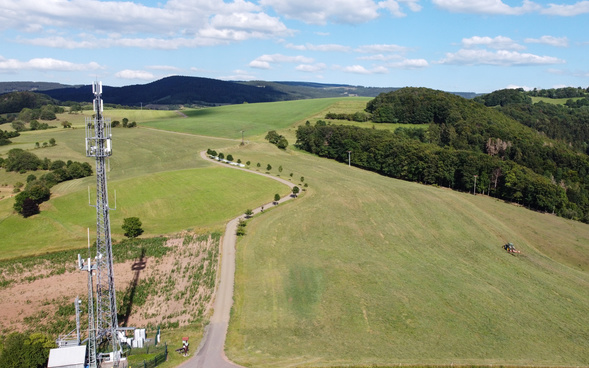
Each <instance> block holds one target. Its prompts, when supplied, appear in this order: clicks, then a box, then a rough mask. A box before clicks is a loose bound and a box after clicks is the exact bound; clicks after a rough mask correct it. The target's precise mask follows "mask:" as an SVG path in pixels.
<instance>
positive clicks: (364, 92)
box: [0, 76, 476, 106]
mask: <svg viewBox="0 0 589 368" xmlns="http://www.w3.org/2000/svg"><path fill="white" fill-rule="evenodd" d="M397 89H398V88H394V87H389V88H380V87H363V86H351V85H346V84H322V83H312V82H289V81H282V82H266V81H245V82H238V81H233V82H231V81H222V80H217V79H210V78H200V77H185V76H172V77H166V78H163V79H160V80H157V81H155V82H151V83H147V84H136V85H129V86H124V87H110V86H104V88H103V91H104V94H103V99H104V102H105V103H111V104H119V105H127V106H139V105H141V104H143V106H145V105H149V104H156V105H178V104H202V105H223V104H241V103H244V102H248V103H254V102H274V101H288V100H301V99H308V98H328V97H342V96H363V97H376V96H378V95H379V94H381V93H387V92H391V91H395V90H397ZM15 91H36V92H39V93H44V94H46V95H48V96H50V97H51V98H53V99H56V100H59V101H62V102H65V101H74V102H88V101H91V100H92V99H93V96H92V92H91V91H92V88H91V87H90V85H84V86H80V85H78V86H66V85H63V84H59V83H44V82H0V94H2V93H7V92H15ZM455 94H457V95H460V96H462V97H466V98H472V97H475V96H476V94H475V93H473V92H455Z"/></svg>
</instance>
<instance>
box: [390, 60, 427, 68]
mask: <svg viewBox="0 0 589 368" xmlns="http://www.w3.org/2000/svg"><path fill="white" fill-rule="evenodd" d="M388 66H390V67H391V68H399V69H421V68H427V67H428V66H429V63H428V62H427V60H425V59H405V60H402V61H399V62H396V63H391V64H388Z"/></svg>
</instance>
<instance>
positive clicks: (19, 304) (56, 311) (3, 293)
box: [0, 233, 219, 334]
mask: <svg viewBox="0 0 589 368" xmlns="http://www.w3.org/2000/svg"><path fill="white" fill-rule="evenodd" d="M163 246H164V247H166V248H167V252H166V253H165V255H163V256H159V257H153V256H152V257H149V256H145V257H140V258H138V259H134V260H130V261H125V262H122V263H115V264H114V273H115V288H116V290H117V302H118V305H119V307H118V313H119V323H120V324H122V325H126V326H136V327H149V326H153V327H155V326H158V325H164V326H173V327H176V326H183V325H186V324H188V323H193V322H198V321H201V320H204V319H205V318H206V316H207V314H208V313H209V311H210V309H211V305H212V303H211V299H212V295H213V291H214V287H215V278H216V272H217V267H218V252H219V237H218V236H217V237H211V236H210V235H209V236H198V235H196V234H190V233H185V234H180V235H178V236H175V237H173V238H171V239H168V240H167V241H166V242H165V244H164V245H163ZM113 247H116V245H114V246H113ZM115 262H116V257H115ZM87 277H88V274H87V273H86V272H83V271H80V270H78V269H77V260H76V259H72V262H71V263H67V264H65V265H64V264H51V263H50V262H47V261H44V262H39V263H38V264H36V265H35V266H34V267H32V269H30V270H27V269H25V268H20V267H18V265H16V266H13V267H11V269H10V270H6V269H4V270H3V272H2V277H1V278H2V281H3V286H2V287H1V288H0V316H1V318H0V331H1V333H2V334H7V333H9V332H11V331H26V330H39V329H42V330H45V331H47V332H50V333H51V332H53V333H56V332H59V333H65V332H69V331H70V329H71V328H72V326H75V313H74V299H75V297H76V296H79V297H80V299H81V300H82V301H83V306H82V311H83V313H84V314H85V313H86V312H87V310H86V308H87V304H86V302H87V299H88V288H87V285H88V278H87ZM84 317H85V316H83V318H82V328H83V329H85V327H86V326H85V324H86V322H85V318H84ZM56 324H57V326H56Z"/></svg>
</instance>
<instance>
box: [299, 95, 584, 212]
mask: <svg viewBox="0 0 589 368" xmlns="http://www.w3.org/2000/svg"><path fill="white" fill-rule="evenodd" d="M502 95H508V98H506V99H504V100H505V101H504V102H503V106H501V103H499V104H497V105H498V106H497V107H489V106H487V105H493V102H491V101H495V100H496V101H499V100H502V99H501V98H499V97H501V96H502ZM509 96H511V97H509ZM584 99H586V97H584ZM579 101H582V100H577V101H573V102H571V103H567V105H564V106H558V105H551V104H546V103H543V102H540V103H536V104H532V102H531V99H530V98H529V96H527V95H526V92H524V91H523V90H502V91H496V92H493V93H491V94H489V95H487V96H485V97H483V98H478V99H474V100H468V99H465V98H462V97H459V96H456V95H453V94H450V93H446V92H442V91H436V90H431V89H427V88H403V89H400V90H398V91H394V92H390V93H385V94H381V95H379V96H377V97H376V98H375V99H373V100H371V101H370V102H369V103H368V104H367V107H366V112H368V113H370V114H371V120H372V122H374V123H404V124H421V125H423V126H424V128H427V129H423V128H421V127H419V126H417V127H415V128H398V129H397V130H396V131H395V132H391V131H387V130H380V129H370V128H360V127H355V126H344V125H336V124H331V123H329V124H328V123H327V122H325V121H318V122H317V124H315V125H314V126H312V125H311V124H309V123H307V124H306V125H304V126H300V127H299V128H298V130H297V145H298V147H300V148H301V149H304V150H306V151H309V152H312V153H314V154H317V155H319V156H323V157H328V158H333V159H336V160H338V161H342V162H347V161H348V151H351V155H350V157H351V164H353V165H355V166H358V167H361V168H364V169H368V170H372V171H375V172H378V173H380V174H383V175H386V176H390V177H393V178H398V179H403V180H409V181H415V182H420V183H424V184H431V185H439V186H446V187H449V188H452V189H455V190H461V191H471V192H472V191H473V190H474V187H475V180H476V181H477V183H476V191H477V193H484V194H489V195H491V196H494V197H497V198H501V199H504V200H507V201H512V202H517V203H520V204H522V205H524V206H526V207H529V208H531V209H534V210H539V211H546V212H551V213H555V214H558V215H559V216H563V217H566V218H570V219H576V220H580V221H583V222H586V223H589V182H588V173H589V158H588V156H587V154H586V153H587V147H588V143H589V140H588V137H589V119H588V118H589V108H588V107H587V105H585V104H584V102H579ZM588 102H589V101H588ZM485 103H486V104H485ZM516 118H517V120H516Z"/></svg>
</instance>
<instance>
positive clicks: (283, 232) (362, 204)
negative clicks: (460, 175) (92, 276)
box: [0, 100, 589, 367]
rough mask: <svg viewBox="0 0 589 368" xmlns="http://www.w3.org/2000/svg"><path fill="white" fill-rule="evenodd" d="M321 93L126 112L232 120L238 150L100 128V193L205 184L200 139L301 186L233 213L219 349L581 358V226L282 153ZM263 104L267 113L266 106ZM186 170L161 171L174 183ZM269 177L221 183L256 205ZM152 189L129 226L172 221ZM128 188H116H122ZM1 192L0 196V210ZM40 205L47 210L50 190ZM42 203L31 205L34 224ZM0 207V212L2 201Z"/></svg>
mask: <svg viewBox="0 0 589 368" xmlns="http://www.w3.org/2000/svg"><path fill="white" fill-rule="evenodd" d="M339 101H341V100H339ZM335 102H337V100H332V101H327V100H323V101H319V102H313V103H310V102H309V105H305V104H301V105H298V106H297V107H296V109H295V108H293V110H297V115H296V118H294V117H291V118H290V119H287V118H280V119H279V118H277V117H279V116H280V115H279V111H283V110H285V109H286V108H285V106H291V105H288V104H289V103H290V102H289V103H277V104H276V105H274V104H260V105H259V106H260V110H258V111H257V112H256V107H257V106H258V105H256V104H250V105H242V106H235V107H231V109H235V110H232V111H231V114H232V115H233V116H240V114H239V108H247V109H250V110H249V111H248V113H247V114H246V113H245V112H244V113H243V114H241V116H246V115H247V116H248V118H247V121H237V120H234V121H232V120H231V117H230V115H228V114H229V113H227V112H226V111H227V109H229V107H224V108H219V109H217V108H215V109H207V110H209V111H208V112H206V113H203V112H199V113H196V112H195V113H191V112H188V113H187V115H188V116H189V117H188V118H180V117H178V118H171V117H166V118H165V119H164V120H162V121H161V122H160V121H154V122H153V123H146V124H143V123H142V122H141V121H140V120H139V119H138V122H139V123H140V125H147V126H151V127H155V128H160V129H167V130H177V131H180V132H184V133H193V134H211V135H215V136H217V137H227V138H232V139H237V140H239V138H241V137H240V130H246V132H245V136H246V139H248V140H250V141H251V143H249V144H247V145H245V146H242V147H240V146H239V145H238V142H236V143H231V142H229V143H225V142H224V141H221V140H212V139H209V138H203V137H198V136H190V135H186V134H171V133H164V132H155V131H152V130H147V129H136V130H135V129H129V130H122V129H119V130H115V133H116V134H117V135H116V136H115V140H114V142H115V149H117V148H118V147H120V152H121V153H120V154H121V156H122V157H121V156H114V157H113V159H112V161H113V164H114V163H116V161H115V160H117V159H119V160H121V161H119V162H118V163H116V165H114V166H115V168H116V169H113V171H112V176H113V184H112V185H111V187H114V186H117V185H121V189H120V190H121V191H124V189H123V188H129V187H131V188H132V187H134V186H136V185H140V184H141V182H142V181H144V180H151V181H152V182H154V183H158V184H154V185H152V186H149V187H150V188H151V187H153V186H155V187H158V186H159V185H164V184H163V182H165V181H167V180H168V177H166V176H165V175H179V176H181V171H179V170H182V169H189V170H186V171H188V172H191V171H192V170H194V171H205V172H207V175H209V174H210V173H213V172H214V170H219V171H217V172H214V174H210V175H212V176H213V178H214V177H215V176H217V175H218V177H219V178H221V177H222V175H225V174H221V171H223V170H225V169H224V168H218V169H211V168H203V166H204V165H209V164H207V163H204V162H202V161H200V160H195V159H193V158H194V156H196V155H197V154H198V149H206V148H213V149H217V151H222V152H224V153H225V154H228V153H231V154H232V155H233V156H234V157H235V158H240V159H241V160H242V161H243V162H246V161H251V162H252V166H253V165H255V164H256V163H258V162H259V163H260V164H261V166H262V167H266V165H267V164H271V165H272V167H273V169H272V170H271V173H272V174H274V175H280V176H281V177H283V178H289V177H290V175H289V174H290V173H292V174H293V176H292V178H293V179H292V180H293V182H296V183H297V184H304V183H308V185H309V186H308V188H307V191H306V193H305V195H304V196H302V197H301V198H300V199H299V200H296V201H291V202H290V203H288V204H285V205H284V206H279V207H277V208H275V209H272V210H271V211H266V213H265V214H264V215H262V216H258V217H255V218H254V219H252V220H251V221H249V224H248V226H247V235H246V236H245V237H243V238H241V239H240V240H239V241H238V244H237V271H236V279H235V296H234V298H235V304H234V307H233V311H232V315H231V321H230V324H229V334H228V337H227V342H226V354H227V356H228V357H229V358H230V359H231V360H233V361H235V362H236V363H238V364H241V365H244V366H252V367H287V366H288V367H292V366H301V367H311V366H313V367H335V366H350V365H352V366H354V365H355V366H361V365H364V366H366V365H368V366H370V365H380V366H394V365H398V364H412V365H424V364H426V365H451V364H468V365H491V364H492V365H521V366H588V365H589V329H588V328H587V326H589V313H588V312H589V307H588V306H589V226H588V225H586V224H582V223H578V222H573V221H568V220H565V219H562V218H557V217H555V216H552V215H548V214H541V213H536V212H531V211H528V210H526V209H524V208H521V207H518V206H514V205H511V204H507V203H503V202H499V201H496V200H495V199H493V198H488V197H484V196H472V195H468V194H466V193H457V192H453V191H450V190H448V189H445V188H436V187H428V186H423V185H420V184H415V183H408V182H403V181H399V180H394V179H390V178H385V177H382V176H379V175H377V174H374V173H370V172H365V171H362V170H359V169H356V168H353V167H348V166H347V165H345V164H341V163H336V162H333V161H329V160H325V159H321V158H318V157H315V156H312V155H309V154H307V153H304V152H300V151H298V150H296V149H294V148H292V144H293V143H294V139H293V138H294V128H293V127H294V126H296V125H297V124H301V123H304V121H305V120H306V119H307V118H308V117H312V116H315V117H317V116H321V115H322V114H324V113H325V112H327V111H329V108H330V106H332V105H331V104H332V103H335ZM292 103H295V102H292ZM299 103H300V102H299ZM272 106H275V107H276V108H275V109H274V110H273V109H272ZM338 108H340V109H343V108H342V107H341V106H340V107H338ZM305 109H306V110H305ZM351 112H355V111H351ZM273 113H274V114H275V115H274V117H272V118H269V117H268V115H267V114H273ZM191 114H195V115H194V116H191ZM166 119H167V120H166ZM258 119H259V120H261V121H262V123H263V124H262V126H263V128H262V127H260V126H258V125H257V123H256V122H257V120H258ZM220 121H226V122H227V125H230V127H229V128H227V130H225V131H224V132H221V133H217V134H212V133H209V131H208V129H209V128H210V126H211V125H210V124H209V122H210V123H211V124H213V123H214V124H216V123H218V122H220ZM246 123H247V124H250V126H251V128H246V127H245V124H246ZM367 126H369V127H371V126H372V124H368V125H367ZM270 129H276V130H278V131H279V133H280V134H284V135H285V136H286V137H287V138H288V139H289V141H290V143H291V146H289V148H288V149H287V150H286V151H280V150H278V149H277V148H275V147H274V146H272V145H270V144H268V143H265V142H264V141H263V136H264V133H265V131H267V130H270ZM54 132H55V133H57V132H56V131H54ZM43 134H47V136H48V137H49V136H51V135H52V134H54V133H53V132H44V133H43ZM70 134H71V135H74V134H78V133H77V132H76V133H72V132H68V133H62V135H63V137H62V138H58V137H57V136H56V139H57V141H58V146H60V145H62V144H63V145H65V146H66V147H70V146H74V145H76V144H79V145H80V146H81V145H82V144H83V140H81V141H80V142H79V143H75V142H73V141H72V143H71V144H66V142H67V141H68V138H67V137H69V136H70ZM144 135H145V136H144ZM27 137H31V136H30V135H23V136H21V137H19V139H20V140H19V141H18V142H21V144H22V145H24V146H26V145H27V144H29V145H30V144H34V140H31V138H27ZM39 137H41V135H39ZM119 137H120V138H119ZM27 139H29V142H25V141H26V140H27ZM76 139H78V138H76ZM117 139H119V142H124V143H117ZM31 142H32V143H31ZM76 142H77V141H76ZM130 147H132V148H130ZM197 148H198V149H197ZM54 149H55V148H47V149H43V150H40V151H39V154H40V155H41V152H43V153H44V152H50V150H54ZM73 151H75V152H78V151H77V149H73V150H72V152H73ZM80 152H81V151H80ZM115 152H116V151H115ZM126 154H128V155H131V157H125V155H126ZM56 155H57V153H56ZM76 157H77V156H76ZM279 166H282V167H283V171H282V172H281V173H279V172H278V171H277V168H278V167H279ZM209 170H210V171H209ZM123 171H124V172H123ZM225 171H229V172H232V173H233V172H238V170H225ZM158 175H163V176H162V177H159V176H158ZM227 175H231V174H227ZM244 175H248V177H257V175H249V174H247V173H244ZM195 176H197V175H196V174H189V175H188V177H187V179H186V180H180V178H178V179H175V180H177V182H178V185H182V186H184V185H187V182H192V180H193V178H194V177H195ZM301 177H304V181H303V180H301ZM85 180H87V179H85ZM223 180H226V181H229V182H232V181H233V179H232V178H228V179H223ZM244 180H246V181H247V179H244ZM252 180H253V179H252ZM272 183H273V181H270V180H267V181H263V182H261V183H255V182H253V181H252V182H248V185H249V186H245V185H244V184H243V183H241V182H240V183H237V184H236V185H235V186H234V188H235V190H237V191H239V192H240V193H241V194H246V192H248V191H250V190H253V189H254V187H261V188H262V192H260V193H258V194H257V196H258V203H264V202H267V201H268V199H267V198H266V197H265V196H267V195H268V193H270V194H271V195H272V196H273V193H274V192H275V190H277V189H275V188H273V187H272ZM64 184H65V183H64ZM87 184H88V183H87V182H84V181H81V182H80V183H77V182H76V183H70V184H68V186H67V187H66V186H65V185H64V187H57V188H56V190H55V192H56V193H57V195H59V196H60V197H59V198H57V199H60V198H62V197H63V198H65V199H68V198H72V204H71V205H73V204H74V203H76V205H77V203H78V201H79V200H81V199H82V198H85V197H84V196H85V195H87V194H84V193H86V186H87ZM217 184H218V182H217V183H213V184H211V183H210V182H202V184H201V185H202V186H201V188H202V190H208V191H210V196H211V197H212V198H214V197H215V196H218V195H219V193H218V191H217V190H216V186H217ZM228 185H230V184H228ZM281 188H283V187H281ZM166 190H168V191H170V190H173V189H172V188H170V187H165V190H164V191H158V190H155V189H154V190H148V189H145V190H144V191H143V192H141V193H140V194H139V193H138V195H137V197H136V199H134V200H133V201H132V204H133V205H134V206H136V208H137V211H138V212H140V213H138V215H139V217H141V218H142V220H143V219H144V218H150V217H151V216H160V217H157V218H159V219H163V218H164V216H170V215H174V213H173V211H172V210H166V211H157V210H156V211H150V209H151V207H152V206H153V204H152V202H154V203H155V202H157V200H158V198H160V197H161V196H162V195H164V193H165V191H166ZM282 190H284V189H282ZM133 192H134V191H133V190H128V193H127V195H129V193H133ZM281 194H284V193H281ZM131 195H132V194H131ZM176 195H180V194H176ZM76 196H77V197H79V198H78V199H76V200H74V199H73V198H75V197H76ZM191 197H192V196H188V198H191ZM205 197H207V198H208V196H205ZM253 197H255V196H253ZM253 197H252V198H251V201H252V202H251V203H253V202H255V200H256V198H253ZM262 198H263V199H262ZM232 200H233V201H239V204H238V205H236V207H235V211H243V209H244V208H247V206H246V205H244V204H242V203H243V202H241V199H235V198H233V199H229V201H228V202H226V203H230V202H231V201H232ZM119 201H122V199H121V198H120V196H119ZM5 202H6V201H5V200H4V201H0V206H5ZM49 203H50V204H49V206H57V207H59V206H58V205H57V203H58V202H57V201H54V200H53V199H52V200H51V201H50V202H49ZM85 203H86V201H84V203H83V204H81V206H85ZM71 205H70V204H68V205H66V204H64V208H65V207H67V208H70V206H71ZM193 205H194V206H192V207H191V206H187V207H183V208H182V211H183V212H184V211H188V212H186V213H182V214H180V215H179V217H178V218H181V217H190V216H193V215H196V214H197V212H202V211H203V208H205V209H206V211H211V213H216V211H217V210H218V209H217V206H219V205H220V203H215V202H207V201H206V200H199V201H196V200H195V201H194V203H193ZM207 206H208V207H207ZM121 207H122V205H121ZM195 207H196V208H195ZM250 207H255V206H254V205H252V206H250ZM68 211H69V210H65V209H64V210H60V211H58V212H57V213H59V215H56V216H57V220H55V221H52V222H51V224H57V223H59V224H60V226H63V227H64V228H66V227H67V226H66V225H63V224H69V226H74V225H73V223H77V221H75V217H76V214H68V213H69V212H68ZM50 212H51V208H47V209H46V211H45V215H44V213H43V212H42V213H41V215H39V216H38V218H43V216H47V214H48V213H50ZM0 213H2V216H5V213H6V208H4V207H2V208H0ZM237 214H239V212H237ZM133 215H137V214H133ZM182 215H183V216H182ZM223 216H227V214H225V213H223V214H219V215H218V221H217V222H213V223H214V224H218V225H214V224H213V225H211V224H209V225H203V228H206V227H210V226H220V224H221V223H222V222H223ZM8 217H9V218H10V216H8ZM232 217H235V215H232V216H227V217H224V220H225V221H226V220H228V219H230V218H232ZM0 221H1V222H0V227H2V226H5V225H4V223H5V222H6V218H5V219H4V220H0ZM198 221H201V220H200V219H199V220H198ZM198 221H197V220H196V218H195V221H193V222H192V225H191V226H192V227H197V228H198V227H199V226H200V225H199V224H198ZM31 224H34V223H27V224H26V226H25V225H18V224H17V225H15V226H16V229H19V226H20V228H23V229H24V228H26V227H28V226H38V228H34V230H35V231H42V230H43V229H44V228H43V227H42V224H38V225H31ZM43 224H44V223H43ZM52 226H54V225H52ZM75 226H78V225H75ZM174 226H175V225H174V224H173V223H169V224H168V225H167V226H166V227H165V228H163V227H162V228H161V229H160V230H161V231H162V232H165V231H169V232H172V231H180V230H182V229H184V228H185V226H187V224H186V223H178V224H177V226H176V227H174ZM7 229H8V228H3V229H2V228H0V232H2V233H4V231H6V230H7ZM11 229H12V228H11ZM59 234H61V233H60V232H59V231H57V230H55V232H54V233H53V236H54V237H55V238H54V239H57V240H58V242H62V241H66V242H67V239H69V237H70V236H71V235H63V236H61V235H59ZM49 238H51V237H49ZM49 238H48V239H49ZM507 241H511V242H514V243H515V244H516V245H517V246H518V248H520V249H521V250H522V251H523V255H522V256H517V257H516V256H511V255H508V254H506V253H505V252H504V251H503V250H502V249H501V245H502V244H504V243H505V242H507ZM17 244H18V243H15V244H12V248H11V249H14V247H16V246H17ZM44 246H45V247H49V246H50V244H45V245H44ZM70 246H71V245H70ZM37 251H38V250H37Z"/></svg>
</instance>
